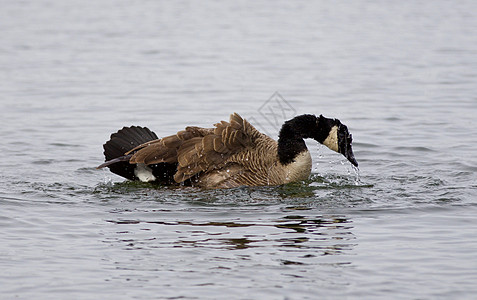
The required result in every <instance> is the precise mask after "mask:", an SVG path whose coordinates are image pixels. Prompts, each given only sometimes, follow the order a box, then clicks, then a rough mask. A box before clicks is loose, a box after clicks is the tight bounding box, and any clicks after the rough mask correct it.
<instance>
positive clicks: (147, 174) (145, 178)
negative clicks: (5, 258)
mask: <svg viewBox="0 0 477 300" xmlns="http://www.w3.org/2000/svg"><path fill="white" fill-rule="evenodd" d="M134 175H136V177H137V178H139V180H140V181H142V182H150V181H154V180H156V177H155V176H154V175H152V169H151V168H149V167H148V166H146V165H145V164H137V165H136V168H135V169H134Z"/></svg>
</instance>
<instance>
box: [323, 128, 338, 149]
mask: <svg viewBox="0 0 477 300" xmlns="http://www.w3.org/2000/svg"><path fill="white" fill-rule="evenodd" d="M323 145H325V146H326V147H328V148H330V149H331V150H333V151H336V152H338V150H339V148H338V126H333V127H332V128H331V130H330V133H329V134H328V137H327V138H326V139H325V140H324V141H323Z"/></svg>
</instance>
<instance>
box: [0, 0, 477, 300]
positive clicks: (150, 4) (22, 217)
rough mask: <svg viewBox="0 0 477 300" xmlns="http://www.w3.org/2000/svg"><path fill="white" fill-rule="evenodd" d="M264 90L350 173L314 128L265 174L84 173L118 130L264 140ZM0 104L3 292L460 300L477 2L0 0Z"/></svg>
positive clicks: (467, 230)
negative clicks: (161, 177) (232, 184)
mask: <svg viewBox="0 0 477 300" xmlns="http://www.w3.org/2000/svg"><path fill="white" fill-rule="evenodd" d="M276 91H278V92H279V94H280V95H281V96H282V97H283V98H284V99H285V100H286V102H287V103H288V104H290V106H291V107H292V108H293V109H294V111H296V114H302V113H313V114H323V115H325V116H327V117H336V118H339V119H340V120H341V121H342V122H343V123H345V124H346V125H348V127H349V129H350V131H351V133H352V134H353V137H354V144H353V145H354V151H355V155H356V158H357V160H358V162H359V163H360V167H359V172H356V171H355V170H353V169H352V168H351V167H350V165H349V163H347V162H346V160H344V159H343V158H342V157H341V156H339V155H337V154H334V153H331V151H329V150H328V149H325V148H323V147H322V146H319V145H317V144H316V143H315V142H314V141H311V142H309V143H308V145H309V147H310V150H311V151H312V153H313V160H314V166H313V174H312V176H311V178H310V180H308V181H306V182H302V183H297V184H290V185H286V186H280V187H260V188H238V189H232V190H212V191H211V190H209V191H204V190H199V189H192V188H166V187H163V188H161V187H159V188H158V187H154V186H151V185H148V184H134V183H130V182H127V181H126V182H125V181H124V180H122V179H121V178H119V177H117V176H115V175H114V174H111V173H109V172H108V171H105V170H104V171H103V170H96V169H95V168H94V167H95V166H96V165H98V164H99V163H101V162H102V161H103V156H102V144H103V143H104V141H105V140H107V139H108V138H109V134H110V133H112V132H115V131H117V130H118V129H120V128H121V127H122V126H125V125H128V126H129V125H133V124H134V125H142V126H148V127H149V128H151V129H152V130H154V131H155V132H156V133H157V134H158V135H159V136H164V135H169V134H171V133H174V132H176V131H178V130H180V129H182V128H184V127H185V126H187V125H198V126H205V127H209V126H211V124H213V123H215V122H217V121H220V120H224V119H225V120H226V119H228V115H229V114H230V113H232V112H238V113H240V114H241V115H242V116H243V117H245V118H249V119H252V120H254V121H256V122H257V123H259V124H258V125H257V127H258V128H259V129H261V130H263V131H266V132H269V133H270V134H271V135H272V136H273V137H276V135H277V132H278V129H279V128H277V126H276V124H271V123H269V122H267V121H266V120H265V118H264V116H268V117H270V112H271V111H272V110H274V112H273V113H272V114H271V115H273V116H277V119H278V121H279V123H281V122H282V121H283V120H284V119H285V118H286V116H285V115H286V113H290V111H287V112H286V113H283V115H281V114H280V112H281V111H280V110H278V113H277V110H276V108H277V105H276V103H275V102H273V101H272V102H268V104H267V102H266V101H267V100H268V99H270V97H272V95H273V94H274V93H275V92H276ZM272 100H273V99H272ZM0 104H1V109H0V120H1V127H0V140H1V143H0V153H2V159H1V160H0V234H1V242H0V269H1V270H2V271H1V272H0V298H1V299H223V298H224V297H226V298H228V299H335V298H341V299H373V298H379V299H383V298H386V299H475V295H476V293H477V284H476V282H477V205H476V203H477V176H476V171H477V158H476V155H475V153H476V150H477V149H476V148H477V147H476V142H477V126H476V116H477V2H475V1H443V0H442V1H441V0H438V1H364V0H363V1H293V2H292V1H289V2H287V1H273V2H272V1H270V2H268V1H234V2H219V1H195V2H194V1H126V0H122V1H112V0H111V1H107V0H100V1H77V0H74V1H49V0H39V1H1V9H0ZM263 105H264V107H262V106H263ZM261 107H262V110H261V112H262V113H263V112H266V113H268V115H267V114H264V115H262V114H260V111H259V110H260V108H261Z"/></svg>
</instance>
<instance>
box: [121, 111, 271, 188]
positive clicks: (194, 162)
mask: <svg viewBox="0 0 477 300" xmlns="http://www.w3.org/2000/svg"><path fill="white" fill-rule="evenodd" d="M214 126H215V128H200V127H187V128H186V129H185V130H183V131H179V132H178V133H177V134H176V135H172V136H168V137H165V138H162V139H159V140H154V141H151V142H148V143H146V144H143V145H140V146H138V147H136V148H134V149H132V150H131V151H130V152H129V153H134V152H135V151H136V152H135V153H134V154H133V156H132V157H131V159H130V162H131V163H144V164H146V165H148V164H156V163H160V162H167V163H177V171H176V173H175V175H174V180H175V181H176V182H183V181H185V180H187V179H189V178H191V177H193V176H194V175H197V174H199V173H204V172H209V171H212V170H216V169H220V168H222V167H224V166H225V164H226V163H227V160H228V159H229V158H230V157H231V156H232V155H234V154H237V153H239V152H241V151H244V150H245V149H247V148H250V147H253V145H254V142H255V140H256V139H257V138H258V137H260V136H261V135H262V134H261V133H260V132H259V131H258V130H256V129H255V128H254V127H253V126H252V125H251V124H250V123H248V121H247V120H245V119H243V118H242V117H241V116H240V115H239V114H237V113H234V114H232V115H230V120H229V122H225V121H221V122H220V123H217V124H214ZM129 153H126V154H129Z"/></svg>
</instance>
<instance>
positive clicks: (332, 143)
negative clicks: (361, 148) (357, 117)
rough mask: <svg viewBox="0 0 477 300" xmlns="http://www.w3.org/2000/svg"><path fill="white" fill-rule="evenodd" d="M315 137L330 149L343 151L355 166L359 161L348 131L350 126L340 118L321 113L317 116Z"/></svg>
mask: <svg viewBox="0 0 477 300" xmlns="http://www.w3.org/2000/svg"><path fill="white" fill-rule="evenodd" d="M314 131H315V132H314V135H313V136H312V137H313V139H315V140H316V141H318V142H319V143H321V144H323V145H325V146H326V147H328V148H329V149H331V150H333V151H335V152H338V153H341V154H342V155H343V156H344V157H346V159H348V160H349V162H350V163H352V164H353V165H354V166H355V167H358V162H357V161H356V159H355V158H354V154H353V148H352V142H353V137H352V135H351V134H350V133H349V131H348V127H347V126H346V125H344V124H343V123H341V122H340V120H338V119H329V118H325V117H323V116H322V115H320V117H319V118H317V122H316V127H315V129H314Z"/></svg>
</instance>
